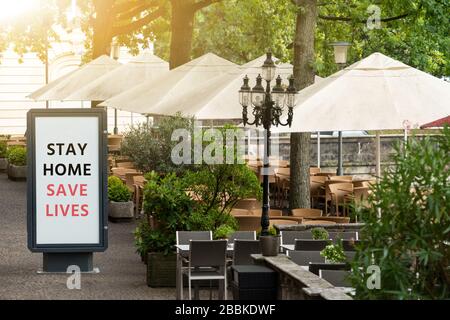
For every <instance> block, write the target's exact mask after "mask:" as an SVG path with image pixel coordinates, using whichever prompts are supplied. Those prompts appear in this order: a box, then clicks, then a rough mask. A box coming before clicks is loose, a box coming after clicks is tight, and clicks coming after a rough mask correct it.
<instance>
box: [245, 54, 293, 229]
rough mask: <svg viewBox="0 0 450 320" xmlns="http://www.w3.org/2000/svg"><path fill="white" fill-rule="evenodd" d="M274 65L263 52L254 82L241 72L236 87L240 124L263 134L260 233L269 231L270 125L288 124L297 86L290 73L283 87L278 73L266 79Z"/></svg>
mask: <svg viewBox="0 0 450 320" xmlns="http://www.w3.org/2000/svg"><path fill="white" fill-rule="evenodd" d="M275 73H276V66H275V63H274V61H273V60H272V53H270V52H269V53H267V59H266V61H264V64H263V66H262V76H261V74H260V75H258V77H257V78H256V85H255V86H254V87H253V88H250V86H249V78H248V77H247V76H245V78H244V84H243V86H242V87H241V90H240V91H239V102H240V104H241V105H242V109H243V110H242V120H243V123H244V126H246V125H255V126H256V127H260V126H262V127H263V128H264V130H265V135H264V169H263V172H262V173H263V206H262V215H261V227H262V230H261V235H263V236H265V235H268V234H269V225H270V223H269V210H270V203H269V175H268V174H269V167H270V166H269V157H270V134H271V133H270V128H271V127H272V125H273V126H289V127H290V126H291V124H292V119H293V115H294V112H293V109H294V107H295V96H296V94H297V89H296V88H295V85H294V78H293V77H290V79H289V86H288V87H287V89H284V87H283V84H282V79H281V77H280V76H278V77H277V78H276V83H275V86H274V87H273V88H272V87H271V85H270V83H271V81H272V80H273V79H274V78H275ZM263 80H265V81H266V88H265V89H264V87H263V84H262V82H263ZM252 106H253V110H252V112H251V113H252V115H253V117H254V119H253V121H251V120H250V119H249V117H248V116H249V115H248V112H249V111H248V108H249V107H252ZM285 106H286V107H287V121H286V122H282V120H281V117H282V116H283V113H284V111H285V110H284V109H285V108H284V107H285Z"/></svg>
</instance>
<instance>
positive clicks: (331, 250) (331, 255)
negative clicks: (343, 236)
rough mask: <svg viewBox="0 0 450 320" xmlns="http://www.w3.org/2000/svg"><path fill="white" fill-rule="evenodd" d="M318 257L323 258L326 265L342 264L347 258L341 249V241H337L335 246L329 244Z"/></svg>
mask: <svg viewBox="0 0 450 320" xmlns="http://www.w3.org/2000/svg"><path fill="white" fill-rule="evenodd" d="M320 255H321V256H322V257H324V258H325V262H327V263H344V262H346V261H347V257H346V256H345V253H344V248H343V247H342V241H338V243H336V244H329V245H327V246H326V247H325V249H323V250H322V251H321V252H320Z"/></svg>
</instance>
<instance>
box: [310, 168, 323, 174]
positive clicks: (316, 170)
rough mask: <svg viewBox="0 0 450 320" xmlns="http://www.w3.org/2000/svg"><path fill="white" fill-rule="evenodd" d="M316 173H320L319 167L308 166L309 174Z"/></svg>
mask: <svg viewBox="0 0 450 320" xmlns="http://www.w3.org/2000/svg"><path fill="white" fill-rule="evenodd" d="M318 173H320V168H318V167H311V168H309V174H310V175H311V176H315V175H316V174H318Z"/></svg>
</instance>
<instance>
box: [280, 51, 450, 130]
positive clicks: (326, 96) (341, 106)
mask: <svg viewBox="0 0 450 320" xmlns="http://www.w3.org/2000/svg"><path fill="white" fill-rule="evenodd" d="M449 114H450V83H448V82H446V81H444V80H441V79H438V78H435V77H433V76H431V75H429V74H427V73H425V72H422V71H419V70H417V69H414V68H412V67H410V66H407V65H405V64H403V63H401V62H399V61H396V60H394V59H391V58H389V57H387V56H385V55H383V54H381V53H374V54H372V55H370V56H369V57H367V58H365V59H363V60H361V61H359V62H357V63H355V64H353V65H351V66H350V67H348V68H345V69H344V70H341V71H339V72H337V73H336V74H334V75H332V76H330V77H328V78H326V79H324V80H323V81H321V82H319V83H316V84H313V85H311V86H309V87H308V88H306V89H304V90H302V91H301V92H300V93H299V95H298V102H297V107H296V108H295V109H294V119H293V123H292V127H291V128H287V127H285V128H281V127H280V128H276V130H277V131H278V132H281V131H285V132H286V131H288V132H313V131H346V130H386V129H402V128H404V125H405V123H411V124H413V126H414V127H419V126H420V125H423V124H425V123H428V122H430V121H433V120H436V119H440V118H442V117H445V116H448V115H449Z"/></svg>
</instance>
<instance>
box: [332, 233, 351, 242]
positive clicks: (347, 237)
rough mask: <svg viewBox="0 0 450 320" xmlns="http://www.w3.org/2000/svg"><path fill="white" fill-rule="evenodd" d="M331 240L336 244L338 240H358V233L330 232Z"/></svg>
mask: <svg viewBox="0 0 450 320" xmlns="http://www.w3.org/2000/svg"><path fill="white" fill-rule="evenodd" d="M328 235H329V238H330V239H332V240H333V241H334V242H336V241H337V240H338V239H341V240H352V239H353V240H358V232H356V231H347V232H328Z"/></svg>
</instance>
